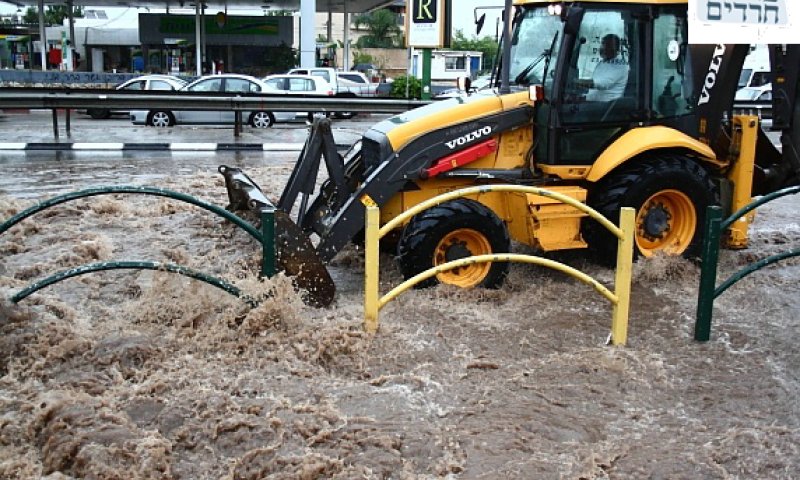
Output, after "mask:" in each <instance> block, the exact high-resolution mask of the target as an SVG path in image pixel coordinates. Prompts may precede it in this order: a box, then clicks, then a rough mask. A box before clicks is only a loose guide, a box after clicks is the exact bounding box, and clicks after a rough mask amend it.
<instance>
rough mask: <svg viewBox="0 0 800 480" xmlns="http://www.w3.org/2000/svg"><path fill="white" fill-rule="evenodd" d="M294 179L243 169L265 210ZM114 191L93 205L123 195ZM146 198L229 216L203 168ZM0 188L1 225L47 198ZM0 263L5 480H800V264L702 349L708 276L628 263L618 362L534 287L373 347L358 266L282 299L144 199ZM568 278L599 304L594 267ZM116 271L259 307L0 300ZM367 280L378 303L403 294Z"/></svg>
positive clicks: (426, 298)
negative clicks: (266, 196) (265, 198)
mask: <svg viewBox="0 0 800 480" xmlns="http://www.w3.org/2000/svg"><path fill="white" fill-rule="evenodd" d="M289 165H290V164H289V163H288V162H283V163H280V164H272V165H267V166H264V165H261V166H257V167H253V168H247V171H248V173H249V174H251V176H252V177H253V178H254V179H256V181H258V182H259V183H260V184H261V185H262V187H265V190H267V191H270V192H273V193H278V192H280V189H281V188H282V187H283V185H284V182H285V181H286V178H287V176H288V174H289ZM123 170H124V169H121V170H120V171H123ZM114 171H115V170H114V169H111V170H110V172H111V173H109V171H105V172H103V173H102V175H100V176H95V177H94V178H93V179H92V180H93V181H94V182H93V183H104V184H114V183H126V181H127V179H125V180H121V178H123V177H122V176H115V175H114V174H113V172H114ZM124 171H125V175H128V174H129V173H130V172H128V171H127V170H124ZM20 178H22V177H20ZM98 180H99V181H98ZM149 184H150V185H154V186H160V187H165V188H170V189H173V190H178V191H182V192H185V193H190V194H192V195H196V196H198V197H200V198H203V199H205V200H207V201H210V202H213V203H216V204H219V205H222V206H224V205H225V203H226V196H225V192H224V185H223V182H222V178H221V177H219V176H218V175H215V174H214V173H213V170H212V169H205V168H203V169H199V170H194V169H182V170H181V173H180V174H175V176H173V177H171V178H170V177H159V178H156V182H150V183H149ZM8 185H9V186H7V187H6V190H5V191H4V192H2V193H3V194H2V195H0V217H2V218H8V217H9V216H11V215H13V214H14V213H16V212H18V211H20V210H22V209H24V208H27V207H28V206H30V205H32V204H33V202H34V201H35V200H40V199H43V198H46V197H47V196H48V195H49V194H46V193H40V194H36V195H34V196H31V195H22V194H20V192H18V191H15V189H14V187H13V185H11V184H8ZM81 186H84V185H77V187H81ZM70 189H72V187H71V186H69V185H66V184H64V185H62V186H61V188H60V189H59V191H67V190H70ZM33 197H35V198H33ZM796 206H797V200H794V199H786V200H783V201H781V202H780V203H778V204H777V205H774V206H770V207H768V208H765V209H764V210H763V211H762V212H760V213H759V216H758V218H757V223H756V225H755V228H754V230H753V235H752V244H753V248H751V249H748V250H744V251H738V252H733V251H726V252H723V256H722V257H723V258H722V263H721V267H720V270H721V272H722V273H721V276H723V277H724V276H726V275H727V274H729V273H731V272H733V271H734V270H735V269H737V268H739V267H740V266H742V265H743V264H745V263H746V262H747V261H751V260H752V259H753V258H761V257H763V256H765V255H767V254H769V253H776V252H779V251H782V250H785V249H788V248H791V247H796V246H797V243H798V240H800V226H798V224H797V215H796V211H797V208H796ZM0 258H1V259H2V261H1V262H0V294H1V295H0V296H1V297H2V299H3V300H2V306H0V308H2V311H1V312H0V478H19V479H30V478H42V477H44V478H49V479H65V478H85V479H206V478H211V479H260V478H285V479H315V478H339V479H350V478H367V479H373V478H394V479H421V478H465V479H467V478H469V479H472V478H485V479H495V478H522V479H539V478H541V479H551V478H553V479H555V478H570V479H601V478H608V479H611V478H613V479H642V478H652V479H697V478H721V479H767V478H771V479H772V478H774V479H790V478H800V461H799V460H798V459H800V403H798V398H799V397H798V395H799V394H800V378H799V377H798V371H800V368H799V367H800V350H798V348H797V346H796V343H797V341H798V339H800V318H798V317H800V315H799V313H800V296H798V291H800V288H798V282H797V279H798V277H800V270H799V269H798V262H797V261H791V260H790V261H786V262H783V263H781V264H778V265H776V266H773V267H770V268H768V269H766V270H763V271H761V272H759V273H756V274H754V275H751V276H750V277H748V278H746V279H745V280H744V281H742V282H740V283H739V284H737V285H736V286H735V287H733V288H732V289H731V290H729V291H728V292H726V293H725V294H724V295H723V296H722V297H720V298H719V299H718V300H717V302H716V304H715V318H714V325H713V332H712V341H711V342H709V343H708V344H698V343H695V342H694V341H693V340H692V332H693V325H694V315H695V304H696V295H697V284H698V277H699V268H698V267H697V266H695V265H694V264H691V263H688V262H685V261H682V260H676V259H667V258H656V259H652V260H647V261H641V262H639V263H638V264H637V265H636V266H635V278H634V286H633V300H632V307H631V320H630V337H629V344H628V345H627V346H626V347H624V348H612V347H608V346H604V344H603V343H604V341H605V339H606V336H607V335H608V330H609V327H610V318H611V308H610V305H608V304H607V302H606V301H605V300H604V299H603V298H602V297H600V296H599V295H597V294H596V293H595V292H594V291H593V290H592V289H591V288H589V287H588V286H585V285H583V284H580V283H578V282H577V281H575V280H573V279H571V278H569V277H566V276H564V275H561V274H558V273H554V272H551V271H548V270H544V269H542V268H538V267H533V266H524V265H514V266H513V267H512V272H511V275H510V278H509V281H508V282H507V285H506V286H505V287H504V288H502V289H500V290H498V291H461V290H457V289H453V288H448V287H437V288H433V289H428V290H417V291H413V292H409V293H406V294H404V295H402V296H400V297H399V298H398V299H397V300H396V301H394V302H392V303H390V304H389V305H388V306H387V307H386V308H385V309H384V310H383V311H382V312H381V322H382V323H381V330H380V332H379V333H378V334H377V335H375V336H369V335H367V334H365V333H364V332H363V331H362V328H361V322H362V319H363V308H362V298H363V297H362V296H363V291H362V289H363V276H362V273H363V258H362V252H360V251H359V250H357V249H355V248H350V249H348V250H347V251H345V252H343V253H342V254H340V255H339V257H337V259H336V261H335V262H334V265H333V267H332V269H333V273H334V276H335V278H336V279H337V284H338V289H339V291H338V294H337V299H336V301H335V304H334V305H333V306H332V307H331V308H328V309H313V308H310V307H307V306H305V305H303V303H302V302H301V301H300V297H299V296H298V294H296V293H295V292H294V291H293V290H292V288H291V284H290V282H289V281H287V279H285V278H281V277H278V278H275V279H272V280H266V281H260V280H258V278H257V272H258V266H259V261H260V257H259V249H258V247H257V245H256V244H255V242H254V241H252V240H251V239H250V238H249V237H248V236H247V235H246V234H245V233H244V232H242V231H240V230H237V229H235V228H234V227H233V226H232V225H230V224H228V223H226V222H225V221H223V220H222V219H218V218H217V217H215V216H213V215H211V214H209V213H207V212H205V211H202V210H199V209H197V208H195V207H192V206H187V205H184V204H181V203H177V202H174V201H170V200H165V199H159V198H155V197H143V196H134V195H115V196H105V197H96V198H92V199H88V200H81V201H76V202H72V203H68V204H65V205H61V206H59V207H56V208H53V209H51V210H49V211H47V212H44V213H40V214H38V215H36V216H35V217H33V218H32V219H29V220H26V221H25V222H23V223H22V224H20V225H19V226H17V227H15V228H13V229H12V230H10V231H9V232H6V233H5V234H4V235H2V236H1V237H0ZM557 258H559V259H561V260H563V261H565V262H567V263H569V264H570V265H573V266H576V267H578V268H580V269H583V270H585V271H587V272H588V273H590V274H592V275H593V276H595V277H597V278H598V279H599V280H601V281H603V282H605V283H606V284H610V283H611V282H612V281H613V271H611V270H609V269H605V268H603V267H600V266H597V265H595V264H594V263H592V262H591V261H589V260H587V259H586V256H585V255H584V254H583V253H578V254H568V255H560V256H558V257H557ZM122 259H125V260H134V259H138V260H160V261H164V262H170V263H177V264H183V265H187V266H190V267H193V268H195V269H198V270H201V271H204V272H207V273H210V274H213V275H217V276H220V277H223V278H225V279H227V280H228V281H230V282H232V283H234V284H236V285H237V286H238V287H239V288H242V289H243V290H244V291H245V292H247V293H248V294H249V295H251V296H254V297H257V298H262V299H263V300H264V301H263V302H262V303H261V304H260V306H259V307H257V308H255V309H250V308H249V307H248V306H247V305H246V304H245V303H243V302H242V301H241V300H239V299H237V298H235V297H232V296H230V295H228V294H227V293H225V292H223V291H221V290H218V289H216V288H214V287H212V286H209V285H207V284H204V283H200V282H197V281H194V280H190V279H187V278H185V277H182V276H178V275H175V274H171V273H168V272H157V271H156V272H154V271H113V272H102V273H94V274H90V275H84V276H80V277H76V278H73V279H70V280H67V281H64V282H61V283H58V284H55V285H53V286H51V287H49V288H46V289H44V290H42V291H40V292H39V293H37V294H34V295H33V296H31V297H30V298H28V299H26V300H23V301H22V302H20V303H19V304H17V305H14V304H11V303H10V302H9V301H8V300H7V299H8V298H10V297H11V296H12V295H13V294H14V293H16V292H17V291H19V290H20V289H21V288H23V287H24V286H26V285H28V284H29V283H31V282H32V281H34V280H36V279H41V278H43V277H44V276H46V275H49V274H52V273H54V272H57V271H61V270H64V269H67V268H70V267H74V266H78V265H82V264H86V263H93V262H99V261H106V260H122ZM381 260H382V266H383V268H382V271H381V281H382V289H383V291H384V292H385V291H387V289H388V288H389V287H391V286H393V285H395V284H397V283H398V282H399V280H400V278H401V276H400V274H399V272H398V270H397V269H396V268H395V266H394V265H393V263H392V259H391V257H390V256H388V255H387V256H384V257H382V259H381Z"/></svg>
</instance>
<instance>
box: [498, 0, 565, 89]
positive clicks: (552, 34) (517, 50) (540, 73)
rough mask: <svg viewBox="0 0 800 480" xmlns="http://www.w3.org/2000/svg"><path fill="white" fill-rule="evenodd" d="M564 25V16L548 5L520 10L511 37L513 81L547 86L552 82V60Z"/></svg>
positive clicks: (522, 84) (521, 83)
mask: <svg viewBox="0 0 800 480" xmlns="http://www.w3.org/2000/svg"><path fill="white" fill-rule="evenodd" d="M562 28H563V23H562V22H561V18H560V17H559V16H558V15H553V14H552V13H551V12H550V11H548V8H547V7H535V8H529V9H526V10H524V11H523V12H522V13H521V14H520V16H519V18H518V21H517V24H516V26H515V28H514V35H513V37H512V39H511V62H510V63H509V65H510V71H511V75H510V76H509V78H510V81H511V84H512V85H514V84H516V85H520V86H527V85H533V84H544V85H545V89H546V90H547V89H548V88H547V87H549V86H550V85H551V84H552V82H553V68H552V67H551V65H550V63H551V59H554V58H555V57H556V56H558V48H559V46H560V44H561V30H562ZM547 67H550V68H548V71H547V72H545V68H547ZM545 74H546V75H545ZM544 77H547V78H544Z"/></svg>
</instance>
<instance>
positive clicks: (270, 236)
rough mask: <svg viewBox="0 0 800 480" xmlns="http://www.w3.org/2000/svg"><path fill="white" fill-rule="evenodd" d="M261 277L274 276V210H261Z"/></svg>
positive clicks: (269, 208)
mask: <svg viewBox="0 0 800 480" xmlns="http://www.w3.org/2000/svg"><path fill="white" fill-rule="evenodd" d="M261 238H262V242H261V248H262V250H261V251H262V257H261V276H262V277H267V278H270V277H273V276H274V275H275V209H274V208H272V207H266V208H263V209H261Z"/></svg>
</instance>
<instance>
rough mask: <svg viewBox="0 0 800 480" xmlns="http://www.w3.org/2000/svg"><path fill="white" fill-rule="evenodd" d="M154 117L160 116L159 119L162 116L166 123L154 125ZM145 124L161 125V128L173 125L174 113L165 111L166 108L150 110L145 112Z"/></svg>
mask: <svg viewBox="0 0 800 480" xmlns="http://www.w3.org/2000/svg"><path fill="white" fill-rule="evenodd" d="M154 117H156V118H160V119H162V118H163V119H165V120H166V123H165V124H163V125H161V124H159V125H156V124H155V123H154V120H153V119H154ZM147 124H148V125H150V126H151V127H162V128H163V127H172V126H174V125H175V115H173V114H172V112H170V111H167V110H153V111H151V112H150V113H148V114H147Z"/></svg>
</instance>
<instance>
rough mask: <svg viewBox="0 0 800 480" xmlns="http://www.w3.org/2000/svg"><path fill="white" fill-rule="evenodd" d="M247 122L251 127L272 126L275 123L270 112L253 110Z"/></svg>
mask: <svg viewBox="0 0 800 480" xmlns="http://www.w3.org/2000/svg"><path fill="white" fill-rule="evenodd" d="M247 123H248V124H249V125H250V126H251V127H253V128H272V126H273V125H275V116H274V115H272V112H253V113H251V114H250V118H248V119H247Z"/></svg>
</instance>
